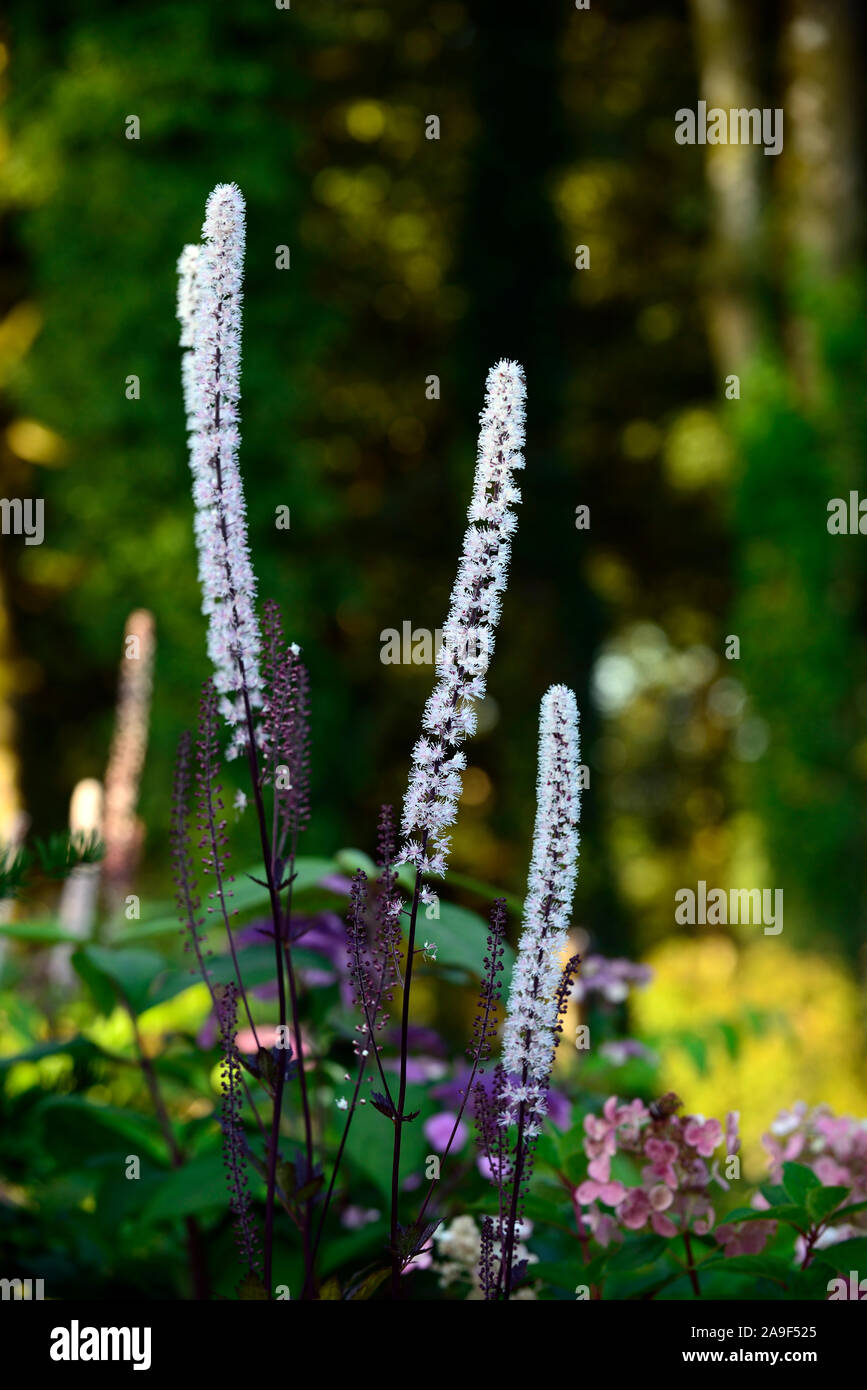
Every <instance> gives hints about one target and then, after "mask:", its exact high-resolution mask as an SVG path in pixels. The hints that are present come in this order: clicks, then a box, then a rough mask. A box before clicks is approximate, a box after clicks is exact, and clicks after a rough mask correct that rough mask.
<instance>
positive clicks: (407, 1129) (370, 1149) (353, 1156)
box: [346, 1085, 457, 1198]
mask: <svg viewBox="0 0 867 1390" xmlns="http://www.w3.org/2000/svg"><path fill="white" fill-rule="evenodd" d="M426 1099H427V1095H426V1088H425V1087H424V1086H421V1085H411V1086H408V1087H407V1100H406V1111H407V1113H410V1112H412V1111H413V1110H417V1109H418V1108H419V1106H420V1105H422V1104H423V1103H424V1102H425V1101H426ZM429 1104H430V1102H428V1106H429ZM428 1113H429V1108H428ZM393 1147H394V1125H393V1124H392V1123H391V1121H390V1120H387V1119H386V1118H385V1116H383V1115H380V1114H379V1113H378V1111H376V1110H374V1108H373V1106H372V1105H360V1106H358V1107H357V1109H356V1111H355V1114H354V1115H353V1117H352V1124H351V1125H350V1127H349V1138H348V1139H347V1141H346V1156H347V1158H348V1159H350V1161H351V1162H352V1163H353V1164H354V1166H355V1167H356V1168H357V1169H360V1170H361V1171H362V1173H364V1175H365V1176H366V1177H367V1178H369V1179H370V1181H371V1182H372V1183H373V1185H374V1187H376V1188H378V1189H379V1192H380V1193H381V1195H382V1196H383V1197H384V1198H388V1197H390V1195H391V1160H392V1152H393ZM428 1153H430V1143H429V1141H428V1140H427V1139H426V1138H425V1135H424V1130H423V1129H422V1119H421V1117H420V1118H419V1119H418V1120H416V1121H414V1123H413V1124H411V1125H404V1126H403V1134H402V1136H401V1166H402V1168H403V1169H404V1170H405V1172H406V1173H417V1174H418V1176H419V1177H420V1178H421V1180H422V1184H423V1186H422V1188H421V1189H420V1190H421V1192H422V1193H423V1192H424V1190H425V1188H426V1187H427V1184H428V1179H426V1178H425V1176H424V1171H425V1158H426V1156H427V1154H428ZM456 1162H457V1160H456V1158H454V1157H452V1156H450V1157H449V1159H448V1160H447V1161H446V1167H445V1168H444V1170H443V1174H444V1176H446V1175H447V1174H448V1172H449V1165H450V1164H452V1163H456Z"/></svg>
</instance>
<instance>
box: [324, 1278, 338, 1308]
mask: <svg viewBox="0 0 867 1390" xmlns="http://www.w3.org/2000/svg"><path fill="white" fill-rule="evenodd" d="M319 1297H320V1299H323V1300H326V1301H329V1302H334V1301H335V1300H339V1299H340V1282H339V1280H338V1278H337V1275H336V1274H332V1276H331V1278H330V1279H326V1280H325V1283H324V1284H323V1285H322V1286H321V1288H320V1290H319Z"/></svg>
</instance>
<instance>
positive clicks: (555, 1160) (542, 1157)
mask: <svg viewBox="0 0 867 1390" xmlns="http://www.w3.org/2000/svg"><path fill="white" fill-rule="evenodd" d="M534 1167H536V1168H540V1167H541V1168H550V1169H552V1170H553V1172H555V1173H559V1171H560V1154H559V1151H558V1146H557V1142H556V1140H555V1139H554V1136H553V1135H551V1134H549V1133H548V1132H547V1131H545V1132H544V1133H542V1134H540V1135H539V1138H538V1139H537V1140H536V1154H535V1158H534Z"/></svg>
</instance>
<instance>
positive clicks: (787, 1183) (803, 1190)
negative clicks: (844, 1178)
mask: <svg viewBox="0 0 867 1390" xmlns="http://www.w3.org/2000/svg"><path fill="white" fill-rule="evenodd" d="M821 1186H822V1180H821V1178H817V1177H816V1174H815V1173H814V1172H813V1170H812V1168H806V1167H805V1166H804V1165H803V1163H784V1164H783V1187H784V1188H785V1189H786V1196H787V1197H788V1198H789V1200H790V1201H791V1202H795V1203H796V1204H797V1205H798V1206H803V1205H804V1202H805V1201H806V1198H807V1193H808V1192H812V1191H813V1190H814V1189H815V1188H817V1187H821Z"/></svg>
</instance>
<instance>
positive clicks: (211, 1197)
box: [143, 1153, 229, 1221]
mask: <svg viewBox="0 0 867 1390" xmlns="http://www.w3.org/2000/svg"><path fill="white" fill-rule="evenodd" d="M228 1205H229V1193H228V1188H227V1186H226V1174H225V1169H224V1167H223V1160H222V1158H221V1156H220V1154H218V1153H212V1154H203V1155H202V1156H201V1157H200V1158H192V1159H190V1161H189V1163H185V1164H184V1166H183V1167H182V1168H175V1169H173V1170H172V1172H171V1173H167V1174H166V1176H165V1179H164V1181H163V1184H162V1186H161V1187H160V1190H159V1191H158V1192H157V1193H156V1195H155V1196H154V1197H153V1198H152V1199H151V1201H150V1202H148V1204H147V1206H146V1207H145V1210H144V1213H143V1214H144V1216H145V1218H146V1219H147V1220H149V1221H168V1220H174V1219H176V1218H177V1217H180V1216H190V1215H192V1214H193V1213H194V1212H199V1211H207V1210H209V1209H211V1208H214V1207H222V1206H225V1207H228Z"/></svg>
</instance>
